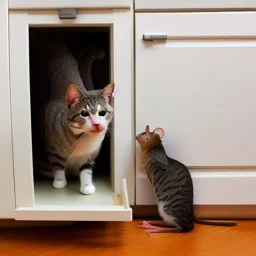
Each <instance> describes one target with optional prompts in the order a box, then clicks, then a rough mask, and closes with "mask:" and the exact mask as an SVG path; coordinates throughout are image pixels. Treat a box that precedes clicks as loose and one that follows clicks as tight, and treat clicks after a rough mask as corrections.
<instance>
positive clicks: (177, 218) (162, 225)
mask: <svg viewBox="0 0 256 256" xmlns="http://www.w3.org/2000/svg"><path fill="white" fill-rule="evenodd" d="M163 137H164V130H163V129H162V128H157V129H155V130H154V131H153V132H150V131H149V126H148V125H147V127H146V130H145V132H143V133H141V134H139V135H137V136H136V140H137V141H138V143H139V144H140V146H141V150H142V163H143V165H144V169H145V170H146V171H147V175H148V177H149V179H150V181H151V183H152V184H153V186H154V188H155V192H156V196H157V202H158V211H159V214H160V216H161V217H162V219H163V221H143V222H142V224H141V225H139V227H141V228H147V229H148V230H147V234H148V235H150V234H152V233H164V232H179V233H180V232H189V231H191V230H193V228H194V222H195V223H199V224H205V225H215V226H236V222H222V221H207V220H200V219H197V218H196V217H195V215H194V211H193V183H192V178H191V175H190V172H189V170H188V168H187V167H186V166H185V165H184V164H182V163H180V162H179V161H177V160H175V159H172V158H170V157H168V156H167V154H166V152H165V149H164V146H163V145H162V141H161V139H162V138H163Z"/></svg>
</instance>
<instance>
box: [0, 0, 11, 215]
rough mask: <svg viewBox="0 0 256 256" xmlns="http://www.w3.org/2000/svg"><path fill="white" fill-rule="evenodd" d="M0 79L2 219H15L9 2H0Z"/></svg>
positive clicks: (0, 187) (0, 194) (0, 202)
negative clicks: (9, 59)
mask: <svg viewBox="0 0 256 256" xmlns="http://www.w3.org/2000/svg"><path fill="white" fill-rule="evenodd" d="M0 30H1V37H0V56H1V58H0V66H1V70H0V77H1V85H0V87H1V107H0V119H1V133H0V141H1V148H2V149H1V153H0V163H1V179H0V205H1V207H0V218H13V215H14V180H13V163H12V138H11V114H10V87H9V61H8V58H9V53H8V45H9V44H8V1H7V0H3V1H1V2H0Z"/></svg>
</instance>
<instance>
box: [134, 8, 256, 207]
mask: <svg viewBox="0 0 256 256" xmlns="http://www.w3.org/2000/svg"><path fill="white" fill-rule="evenodd" d="M248 24H256V12H248V13H242V12H237V13H232V12H230V13H225V12H224V13H145V14H144V13H137V14H136V133H140V132H142V131H143V130H144V129H145V125H146V124H149V125H150V126H151V127H152V128H156V127H159V126H160V127H163V128H164V129H165V131H166V136H165V138H164V139H163V143H164V146H165V148H166V150H167V153H168V154H169V156H170V157H173V158H176V159H178V160H180V161H182V162H183V163H184V164H186V165H187V166H189V167H190V168H191V171H192V176H193V180H194V186H195V204H255V203H256V197H255V196H254V195H255V194H256V187H255V185H254V184H255V182H256V179H255V174H256V173H255V170H256V168H255V166H256V157H255V156H256V147H255V145H256V137H255V130H256V118H255V109H256V101H255V97H254V95H255V93H256V86H255V85H256V72H255V66H256V40H255V37H256V27H255V26H253V25H252V26H248ZM159 33H162V35H164V36H166V38H167V39H166V40H153V41H145V40H143V35H144V36H145V35H146V36H156V39H157V38H158V36H159ZM146 38H148V37H146ZM136 162H137V173H136V189H137V190H136V191H137V194H136V203H137V204H154V203H155V198H154V196H153V192H152V188H151V185H150V184H149V182H148V180H147V178H146V175H145V173H144V171H143V170H142V169H141V166H140V150H139V148H138V147H137V159H136ZM202 191H203V193H202ZM149 195H150V196H149Z"/></svg>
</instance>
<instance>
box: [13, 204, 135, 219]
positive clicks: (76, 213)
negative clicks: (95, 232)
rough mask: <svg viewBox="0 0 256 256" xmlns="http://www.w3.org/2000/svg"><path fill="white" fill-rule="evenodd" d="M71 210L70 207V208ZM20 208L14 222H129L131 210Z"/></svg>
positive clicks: (123, 208) (51, 207) (106, 208)
mask: <svg viewBox="0 0 256 256" xmlns="http://www.w3.org/2000/svg"><path fill="white" fill-rule="evenodd" d="M70 208H71V207H70ZM70 208H68V207H61V206H59V207H53V206H49V207H48V206H44V207H38V206H37V207H21V208H17V209H16V210H15V219H16V220H50V221H131V220H132V209H131V208H128V209H125V207H123V206H104V205H102V206H98V207H97V206H93V207H72V209H70Z"/></svg>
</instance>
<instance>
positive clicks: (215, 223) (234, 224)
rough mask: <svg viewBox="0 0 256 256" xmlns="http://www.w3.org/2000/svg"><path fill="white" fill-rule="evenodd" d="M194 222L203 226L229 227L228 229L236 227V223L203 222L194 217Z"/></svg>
mask: <svg viewBox="0 0 256 256" xmlns="http://www.w3.org/2000/svg"><path fill="white" fill-rule="evenodd" d="M194 222H195V223H198V224H203V225H211V226H227V227H233V226H236V222H235V221H227V222H226V221H211V220H201V219H197V218H196V217H194Z"/></svg>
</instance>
